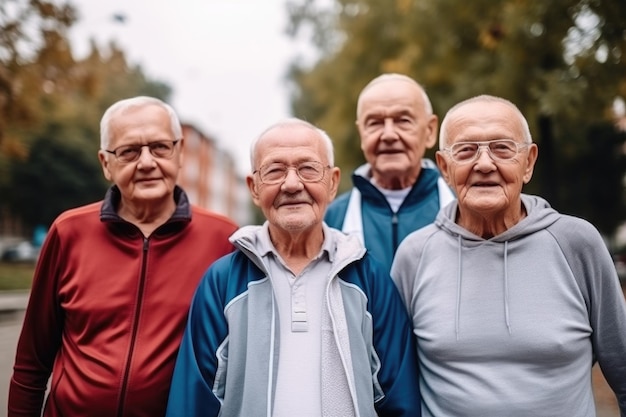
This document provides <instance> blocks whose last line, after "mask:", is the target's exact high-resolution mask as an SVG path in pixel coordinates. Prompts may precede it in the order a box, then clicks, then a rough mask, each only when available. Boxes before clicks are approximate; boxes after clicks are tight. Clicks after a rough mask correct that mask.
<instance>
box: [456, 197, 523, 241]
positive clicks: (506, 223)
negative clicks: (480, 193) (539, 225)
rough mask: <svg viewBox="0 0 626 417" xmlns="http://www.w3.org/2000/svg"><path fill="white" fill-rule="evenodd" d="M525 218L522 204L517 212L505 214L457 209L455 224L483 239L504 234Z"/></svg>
mask: <svg viewBox="0 0 626 417" xmlns="http://www.w3.org/2000/svg"><path fill="white" fill-rule="evenodd" d="M524 217H526V209H525V208H524V206H523V204H522V205H521V207H520V208H519V210H515V211H514V212H507V213H502V214H501V213H476V212H472V211H469V210H467V209H461V208H460V207H459V212H458V216H457V219H456V223H457V224H458V225H459V226H462V227H463V228H465V229H467V230H468V231H470V232H472V233H473V234H475V235H477V236H480V237H482V238H483V239H491V238H492V237H494V236H497V235H499V234H501V233H504V232H506V231H507V230H509V229H510V228H511V227H513V226H515V225H516V224H517V223H519V222H520V221H521V220H522V219H523V218H524Z"/></svg>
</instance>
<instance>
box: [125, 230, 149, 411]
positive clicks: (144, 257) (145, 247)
mask: <svg viewBox="0 0 626 417" xmlns="http://www.w3.org/2000/svg"><path fill="white" fill-rule="evenodd" d="M149 243H150V241H149V239H148V238H146V237H144V238H143V254H142V262H141V276H140V279H139V289H138V291H137V304H136V306H135V314H134V316H133V317H134V320H133V329H132V333H131V337H130V346H129V348H128V355H127V356H126V367H125V368H124V374H123V375H122V384H121V388H120V400H119V406H118V411H117V416H118V417H123V416H124V405H125V402H126V390H127V388H128V378H129V374H130V368H131V363H132V361H133V354H134V352H135V342H136V339H137V332H138V331H139V318H140V316H141V307H142V305H143V295H144V294H143V293H144V287H145V283H146V265H147V263H148V246H149Z"/></svg>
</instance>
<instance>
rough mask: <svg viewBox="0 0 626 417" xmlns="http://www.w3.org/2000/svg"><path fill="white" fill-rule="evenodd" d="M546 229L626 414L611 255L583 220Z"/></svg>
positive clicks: (621, 331)
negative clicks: (557, 248) (579, 296)
mask: <svg viewBox="0 0 626 417" xmlns="http://www.w3.org/2000/svg"><path fill="white" fill-rule="evenodd" d="M565 219H571V218H569V217H567V216H565ZM550 229H551V231H552V233H553V236H554V237H555V239H556V240H557V241H558V242H559V245H560V246H561V248H562V250H563V252H564V255H565V257H566V258H567V260H568V263H569V264H570V267H571V268H572V272H573V273H574V275H575V277H576V280H577V282H578V285H579V287H580V289H581V292H582V294H583V297H584V299H585V304H586V305H587V311H588V315H589V322H590V324H591V327H592V329H593V333H592V335H591V343H592V345H593V353H594V357H595V359H596V360H597V362H598V365H599V366H600V369H601V370H602V373H603V375H604V377H605V378H606V380H607V382H608V384H609V386H610V387H611V389H612V390H613V392H615V396H616V397H617V402H618V405H619V409H620V415H621V416H622V417H626V360H624V358H626V301H625V300H624V293H623V289H622V288H621V286H620V282H619V278H618V276H617V271H616V270H615V265H614V264H613V261H612V259H611V255H610V253H609V251H608V250H607V248H606V245H605V244H604V241H603V240H602V237H601V236H600V233H599V232H598V231H597V230H596V229H595V227H593V226H592V225H591V224H590V223H588V222H586V221H582V220H580V221H579V223H576V224H572V222H570V221H567V220H564V221H559V222H557V223H555V226H554V227H551V228H550Z"/></svg>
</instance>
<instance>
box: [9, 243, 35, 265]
mask: <svg viewBox="0 0 626 417" xmlns="http://www.w3.org/2000/svg"><path fill="white" fill-rule="evenodd" d="M38 257H39V248H37V247H36V246H34V245H33V244H32V243H30V242H29V241H27V240H24V241H21V242H19V243H17V244H14V245H12V246H9V247H8V248H6V249H5V250H4V252H2V260H3V261H4V262H35V261H37V258H38Z"/></svg>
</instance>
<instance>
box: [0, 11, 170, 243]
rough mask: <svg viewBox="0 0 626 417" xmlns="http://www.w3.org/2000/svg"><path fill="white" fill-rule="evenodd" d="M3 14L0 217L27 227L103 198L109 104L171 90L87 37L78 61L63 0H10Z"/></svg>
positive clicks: (118, 51) (70, 18)
mask: <svg viewBox="0 0 626 417" xmlns="http://www.w3.org/2000/svg"><path fill="white" fill-rule="evenodd" d="M0 13H1V14H0V25H1V26H0V167H1V168H0V194H2V195H3V199H2V200H0V217H2V216H4V217H6V216H9V217H10V218H11V219H13V221H19V222H21V224H22V225H23V229H25V230H26V231H28V230H31V229H32V228H33V227H34V226H35V225H37V224H44V225H49V224H50V222H51V220H52V219H53V218H54V217H55V216H56V215H58V214H59V213H61V212H62V211H63V210H66V209H68V208H70V207H74V206H77V205H81V204H85V203H88V202H91V201H95V200H97V199H101V198H102V197H103V195H104V190H105V189H106V185H107V184H106V183H105V181H104V179H103V175H102V171H101V168H100V164H99V162H98V158H97V151H98V149H99V147H100V143H99V142H100V139H99V136H100V133H99V131H100V126H99V123H100V117H101V116H102V113H103V112H104V110H105V109H106V108H107V107H108V106H109V105H111V104H112V103H113V102H115V101H117V100H119V99H121V98H125V97H130V96H135V95H151V96H155V97H159V98H161V99H163V100H167V99H168V98H169V96H170V94H171V89H170V87H169V86H167V85H166V84H164V83H162V82H159V81H154V80H151V79H149V78H148V77H147V76H146V75H145V74H144V73H143V71H142V69H141V67H139V66H134V67H133V66H130V65H128V63H127V62H126V58H125V56H124V52H123V51H122V50H121V49H120V48H119V47H117V46H116V45H115V44H111V45H109V47H108V50H107V52H106V53H103V52H102V51H101V50H100V49H99V48H98V46H97V45H96V44H95V43H93V42H92V45H91V52H90V54H88V56H87V57H85V58H83V59H80V60H76V59H75V58H74V56H73V54H72V50H71V45H70V44H69V41H68V38H67V34H66V31H67V29H68V28H69V27H70V25H71V24H72V23H73V22H74V21H75V20H76V10H74V9H73V8H72V7H71V6H69V5H68V4H58V2H44V1H37V0H8V1H6V2H2V3H1V4H0ZM28 30H30V31H31V32H32V31H35V33H36V34H38V36H32V34H31V33H30V32H28Z"/></svg>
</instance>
